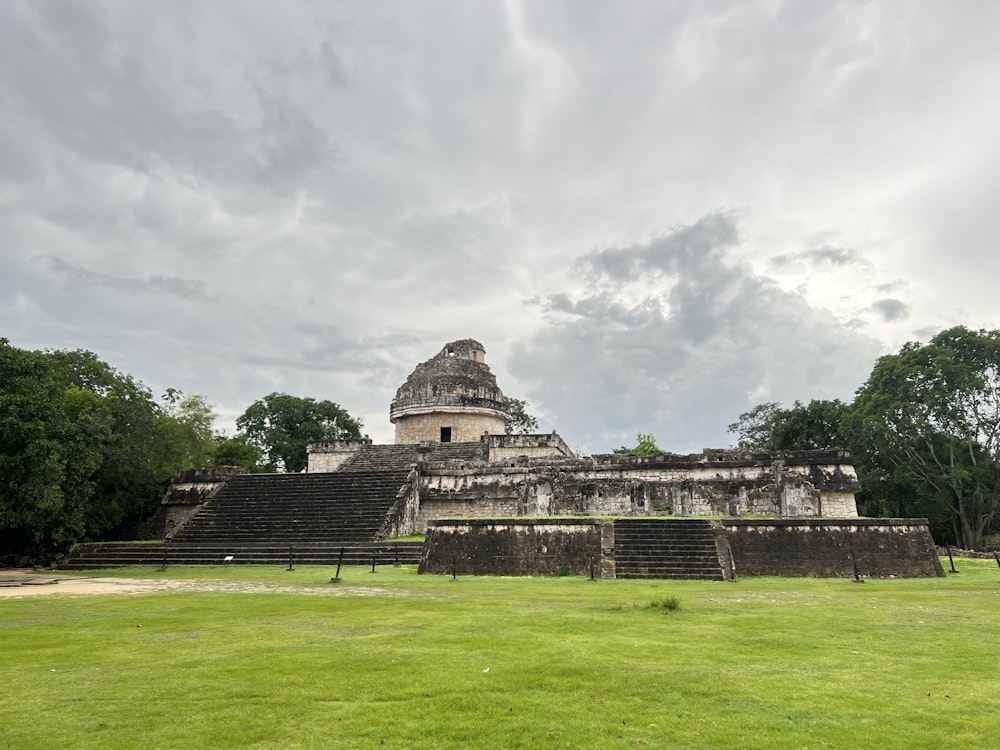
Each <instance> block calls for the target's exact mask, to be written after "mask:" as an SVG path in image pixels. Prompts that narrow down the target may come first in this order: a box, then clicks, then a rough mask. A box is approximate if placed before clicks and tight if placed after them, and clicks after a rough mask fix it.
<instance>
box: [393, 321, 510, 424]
mask: <svg viewBox="0 0 1000 750" xmlns="http://www.w3.org/2000/svg"><path fill="white" fill-rule="evenodd" d="M389 420H390V421H391V422H392V423H393V424H394V425H396V442H397V443H420V442H424V441H433V442H442V443H452V442H455V443H459V442H473V441H477V440H479V438H480V437H482V435H483V433H485V432H488V433H491V434H502V433H503V432H505V431H506V427H507V423H508V422H510V415H509V414H508V413H507V408H506V404H505V399H504V395H503V392H502V391H501V390H500V388H499V387H498V386H497V379H496V377H495V376H494V375H493V373H492V372H490V368H489V365H487V364H486V348H485V347H484V346H483V345H482V344H480V343H479V342H478V341H476V340H475V339H461V340H460V341H452V342H451V343H450V344H445V346H444V348H443V349H442V350H441V351H440V352H439V353H438V354H437V355H436V356H434V357H431V358H430V359H429V360H427V361H426V362H421V363H420V364H419V365H417V367H416V369H415V370H414V371H413V372H412V373H411V374H410V377H408V378H407V379H406V382H405V383H403V385H401V386H400V387H399V390H398V391H396V398H394V399H393V401H392V404H391V405H390V406H389Z"/></svg>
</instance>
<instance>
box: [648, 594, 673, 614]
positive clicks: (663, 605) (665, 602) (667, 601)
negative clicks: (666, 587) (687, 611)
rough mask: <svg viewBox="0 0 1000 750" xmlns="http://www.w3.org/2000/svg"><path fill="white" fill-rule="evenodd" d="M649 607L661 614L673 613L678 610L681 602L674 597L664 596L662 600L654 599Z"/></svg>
mask: <svg viewBox="0 0 1000 750" xmlns="http://www.w3.org/2000/svg"><path fill="white" fill-rule="evenodd" d="M649 606H650V607H651V608H653V609H658V610H661V611H662V612H675V611H676V610H678V609H680V606H681V600H680V599H679V598H678V597H676V596H665V597H663V598H662V599H654V600H653V601H651V602H650V603H649Z"/></svg>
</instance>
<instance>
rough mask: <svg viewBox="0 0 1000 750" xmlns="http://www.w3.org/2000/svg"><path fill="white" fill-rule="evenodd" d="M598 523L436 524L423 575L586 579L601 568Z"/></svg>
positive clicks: (427, 544)
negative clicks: (591, 571) (454, 573)
mask: <svg viewBox="0 0 1000 750" xmlns="http://www.w3.org/2000/svg"><path fill="white" fill-rule="evenodd" d="M602 526H603V524H602V523H601V522H600V521H596V520H594V521H591V520H588V519H563V520H559V521H547V520H543V519H519V520H518V521H516V522H514V523H509V524H508V523H504V522H503V521H502V520H495V519H494V520H469V521H450V520H449V521H438V522H435V523H432V524H431V525H430V527H429V528H428V530H427V540H426V541H425V542H424V557H423V560H422V561H421V563H420V572H421V573H440V574H449V573H451V572H452V570H453V568H452V566H453V565H454V566H455V567H456V568H457V573H458V575H508V576H546V575H548V576H553V575H561V574H573V575H588V574H589V573H590V570H591V565H594V566H595V568H596V569H597V570H598V571H599V570H600V564H601V529H602Z"/></svg>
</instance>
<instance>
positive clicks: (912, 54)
mask: <svg viewBox="0 0 1000 750" xmlns="http://www.w3.org/2000/svg"><path fill="white" fill-rule="evenodd" d="M998 29H1000V3H997V2H993V1H992V0H982V1H981V2H975V1H972V0H969V1H962V0H950V1H949V2H941V1H940V0H927V1H926V2H896V1H893V0H877V1H872V2H864V1H863V0H845V1H844V2H835V1H833V0H815V1H814V2H807V1H805V0H795V1H794V2H792V1H789V2H780V1H778V0H771V1H769V2H748V1H747V0H739V1H738V2H736V1H734V2H722V1H720V0H712V2H700V3H699V2H688V1H686V0H685V1H684V2H679V1H678V2H670V1H668V0H652V1H650V2H629V3H616V2H586V1H582V0H566V1H565V2H546V1H544V0H539V1H538V2H524V3H519V2H515V1H511V2H485V1H483V2H447V3H445V2H414V1H412V0H405V1H404V0H400V1H399V2H369V1H367V0H365V1H363V2H354V3H352V2H316V1H315V0H313V1H311V2H310V1H302V2H296V1H291V0H284V1H283V2H271V1H270V0H267V1H265V0H261V1H259V2H250V1H249V0H229V1H225V0H213V1H212V2H202V1H200V0H197V1H196V0H190V1H188V0H158V1H157V0H150V1H148V2H134V0H120V1H119V0H90V1H86V0H80V1H75V0H51V1H49V2H43V1H41V0H26V1H25V2H20V1H18V0H5V2H3V4H2V5H0V113H2V116H0V242H2V244H0V336H3V337H6V338H8V339H9V341H10V343H11V344H13V345H15V346H18V347H21V348H27V349H76V348H83V349H88V350H91V351H93V352H95V353H96V354H97V355H98V356H99V357H101V358H102V359H103V360H105V361H107V362H109V363H110V364H112V365H114V366H115V367H116V368H118V369H119V370H122V371H124V372H127V373H130V374H132V375H134V376H135V377H136V378H138V379H139V380H141V381H142V382H143V383H145V384H146V385H147V386H148V387H149V388H150V389H151V390H153V392H154V393H156V394H159V393H162V392H163V390H164V389H166V388H167V387H173V388H178V389H180V390H183V391H185V392H188V393H198V394H202V395H204V396H205V397H207V398H208V399H209V400H210V401H211V402H212V403H214V404H215V405H216V409H217V412H218V413H219V415H220V419H219V422H218V426H219V428H220V429H226V430H227V431H228V432H229V433H230V434H231V433H232V431H233V426H232V423H233V420H234V419H235V417H236V416H237V415H239V414H240V413H241V412H242V411H243V410H244V409H245V408H246V407H247V406H248V405H249V404H250V403H251V402H253V401H254V400H255V399H257V398H260V397H261V396H264V395H266V394H268V393H270V392H272V391H284V392H287V393H291V394H295V395H299V396H311V397H314V398H317V399H331V400H333V401H336V402H338V403H339V404H341V405H342V406H343V407H345V408H346V409H347V410H348V411H349V412H351V413H352V414H354V415H356V416H359V417H361V418H362V419H363V420H364V422H365V431H366V432H368V433H369V434H370V435H371V437H372V438H373V439H375V440H376V441H377V442H391V440H392V426H391V425H390V424H389V421H388V406H389V402H390V400H391V399H392V397H393V395H394V393H395V390H396V388H397V387H398V386H399V385H400V384H402V382H403V381H404V380H405V378H406V376H407V375H408V374H409V372H410V371H411V370H412V369H413V367H414V365H415V364H416V363H417V362H420V361H422V360H425V359H428V358H429V357H431V356H433V355H434V354H436V353H437V352H438V351H439V350H440V349H441V347H442V346H443V345H444V344H445V343H446V342H448V341H452V340H455V339H460V338H475V339H478V340H479V341H481V342H483V344H484V345H485V346H486V350H487V355H486V356H487V362H488V363H489V364H490V365H491V367H492V368H493V371H494V373H495V374H496V375H497V378H498V381H499V385H500V387H501V388H502V389H503V390H504V392H505V393H507V394H508V395H512V396H517V397H520V398H525V399H527V400H528V401H529V403H530V407H529V408H530V410H531V411H533V412H534V413H535V414H536V415H537V416H538V417H539V419H540V421H541V427H542V430H544V431H548V430H551V429H555V430H557V431H559V432H560V434H562V435H563V437H564V438H565V439H566V441H567V442H568V443H569V444H570V445H571V446H573V447H576V448H578V449H581V450H583V451H586V452H602V451H607V450H610V449H611V448H614V447H617V446H619V445H621V444H623V443H626V442H632V441H634V436H635V434H636V433H638V432H652V433H654V434H655V435H656V437H657V438H658V442H659V444H660V445H661V446H662V447H663V448H665V449H667V450H672V451H676V452H689V451H698V450H701V449H702V448H704V447H722V446H726V445H730V444H731V443H732V442H733V440H734V437H733V436H732V435H730V434H728V433H727V432H726V426H727V425H728V424H729V423H730V422H732V421H734V420H735V418H736V417H737V415H738V414H739V413H740V412H742V411H745V410H747V409H748V408H750V407H752V406H753V405H755V404H757V403H760V402H762V401H780V402H782V403H784V404H785V405H791V403H792V402H793V401H794V400H795V399H802V400H806V401H807V400H809V399H811V398H841V399H850V398H851V396H852V394H853V392H854V391H855V389H856V388H857V387H858V386H860V385H861V384H862V382H864V380H865V379H866V377H867V376H868V374H869V372H870V371H871V367H872V364H873V363H874V361H875V359H876V358H877V357H878V356H880V355H881V354H884V353H888V352H892V351H895V350H897V349H898V347H899V346H900V345H901V344H902V343H903V342H906V341H910V340H925V339H927V338H928V337H929V336H930V335H932V334H933V333H935V332H937V331H938V330H940V329H942V328H945V327H948V326H951V325H955V324H963V325H967V326H969V327H971V328H997V327H1000V297H998V295H997V293H996V286H997V281H998V279H1000V269H998V266H1000V253H998V252H997V250H998V247H997V239H996V238H997V236H998V230H997V223H998V216H1000V214H998V210H1000V208H998V207H1000V138H998V133H1000V43H998V41H997V39H998V37H997V30H998Z"/></svg>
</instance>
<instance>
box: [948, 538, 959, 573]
mask: <svg viewBox="0 0 1000 750" xmlns="http://www.w3.org/2000/svg"><path fill="white" fill-rule="evenodd" d="M948 562H949V563H950V564H951V572H952V573H957V572H958V571H957V570H955V561H954V560H952V559H951V545H950V544H949V545H948Z"/></svg>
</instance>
